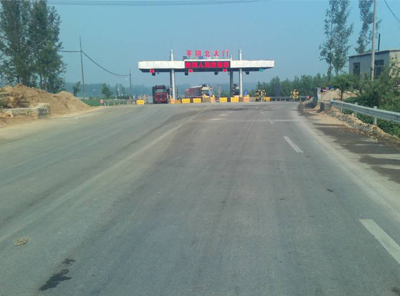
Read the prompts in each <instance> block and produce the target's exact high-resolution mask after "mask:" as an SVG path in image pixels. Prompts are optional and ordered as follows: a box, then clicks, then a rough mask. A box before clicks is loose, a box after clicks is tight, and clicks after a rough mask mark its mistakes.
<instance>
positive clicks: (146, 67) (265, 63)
mask: <svg viewBox="0 0 400 296" xmlns="http://www.w3.org/2000/svg"><path fill="white" fill-rule="evenodd" d="M138 65H139V70H140V71H142V72H157V73H158V72H170V71H171V70H175V72H188V71H189V72H217V71H234V72H237V71H239V70H240V69H242V70H243V71H244V72H255V71H262V70H266V69H271V68H274V66H275V61H274V60H231V59H196V60H194V59H193V60H191V59H185V60H182V61H140V62H139V63H138Z"/></svg>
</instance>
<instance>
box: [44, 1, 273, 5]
mask: <svg viewBox="0 0 400 296" xmlns="http://www.w3.org/2000/svg"><path fill="white" fill-rule="evenodd" d="M267 1H271V0H187V1H183V0H172V1H171V0H164V1H159V0H155V1H152V0H146V1H142V0H126V1H118V0H116V1H98V0H80V1H79V0H78V1H76V0H75V1H74V0H49V1H48V4H51V5H68V6H194V5H221V4H222V5H223V4H246V3H255V2H267Z"/></svg>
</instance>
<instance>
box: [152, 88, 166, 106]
mask: <svg viewBox="0 0 400 296" xmlns="http://www.w3.org/2000/svg"><path fill="white" fill-rule="evenodd" d="M153 103H154V104H160V103H161V104H162V103H164V104H167V103H168V91H167V88H166V86H165V85H156V86H153Z"/></svg>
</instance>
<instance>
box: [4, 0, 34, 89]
mask: <svg viewBox="0 0 400 296" xmlns="http://www.w3.org/2000/svg"><path fill="white" fill-rule="evenodd" d="M30 9H31V4H30V2H29V1H25V0H13V1H9V0H1V10H0V35H1V36H2V38H0V52H1V54H2V56H1V57H2V61H1V64H0V74H1V76H2V79H3V80H5V81H6V82H7V83H10V84H16V83H23V84H25V85H27V86H34V84H35V81H34V78H33V71H32V68H33V65H32V53H31V51H30V48H29V47H28V46H26V45H27V41H28V35H29V34H28V30H29V21H30Z"/></svg>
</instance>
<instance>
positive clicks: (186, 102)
mask: <svg viewBox="0 0 400 296" xmlns="http://www.w3.org/2000/svg"><path fill="white" fill-rule="evenodd" d="M182 104H190V99H182Z"/></svg>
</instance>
